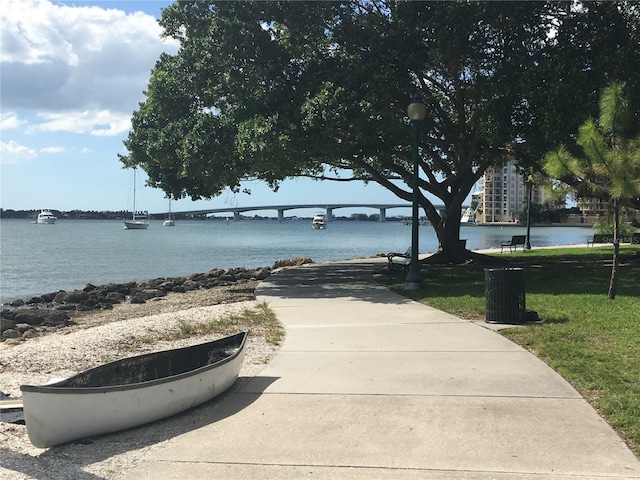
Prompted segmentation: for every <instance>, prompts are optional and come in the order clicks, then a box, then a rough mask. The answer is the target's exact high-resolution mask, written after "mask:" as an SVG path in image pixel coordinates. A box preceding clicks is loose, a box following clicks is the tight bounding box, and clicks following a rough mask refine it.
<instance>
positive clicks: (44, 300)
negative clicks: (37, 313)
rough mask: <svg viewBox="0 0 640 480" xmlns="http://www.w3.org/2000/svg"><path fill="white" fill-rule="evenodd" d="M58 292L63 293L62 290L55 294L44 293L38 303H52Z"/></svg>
mask: <svg viewBox="0 0 640 480" xmlns="http://www.w3.org/2000/svg"><path fill="white" fill-rule="evenodd" d="M60 292H64V290H58V291H57V292H51V293H45V294H44V295H41V296H40V297H39V298H40V302H39V303H48V302H53V299H54V298H55V297H56V295H58V293H60Z"/></svg>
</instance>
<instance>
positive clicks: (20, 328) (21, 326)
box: [16, 323, 33, 334]
mask: <svg viewBox="0 0 640 480" xmlns="http://www.w3.org/2000/svg"><path fill="white" fill-rule="evenodd" d="M16 330H18V331H19V332H20V333H22V334H24V332H26V331H27V330H33V327H32V326H31V325H27V324H26V323H18V324H17V325H16Z"/></svg>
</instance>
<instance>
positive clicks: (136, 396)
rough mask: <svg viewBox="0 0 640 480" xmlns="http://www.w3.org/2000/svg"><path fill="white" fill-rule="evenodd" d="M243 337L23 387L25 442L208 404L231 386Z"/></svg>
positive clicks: (46, 442) (85, 433)
mask: <svg viewBox="0 0 640 480" xmlns="http://www.w3.org/2000/svg"><path fill="white" fill-rule="evenodd" d="M248 334H249V332H241V333H238V334H236V335H232V336H230V337H225V338H222V339H220V340H215V341H213V342H208V343H202V344H199V345H194V346H191V347H183V348H178V349H173V350H165V351H162V352H155V353H148V354H145V355H139V356H135V357H129V358H124V359H122V360H117V361H115V362H111V363H107V364H105V365H101V366H99V367H96V368H92V369H90V370H86V371H84V372H82V373H79V374H78V375H75V376H73V377H70V378H67V379H63V380H59V381H54V382H52V383H47V384H45V385H40V386H33V385H22V386H21V387H20V390H22V405H23V409H24V419H25V423H26V425H27V433H28V435H29V440H31V443H33V445H35V446H36V447H40V448H47V447H52V446H54V445H59V444H62V443H67V442H71V441H73V440H77V439H80V438H86V437H90V436H94V435H102V434H105V433H111V432H117V431H120V430H125V429H128V428H132V427H137V426H139V425H143V424H145V423H150V422H153V421H156V420H160V419H162V418H166V417H169V416H171V415H175V414H177V413H180V412H183V411H185V410H188V409H190V408H192V407H195V406H197V405H200V404H202V403H204V402H207V401H209V400H211V399H212V398H214V397H216V396H217V395H220V394H221V393H223V392H224V391H225V390H227V389H228V388H229V387H231V385H233V384H234V383H235V381H236V379H237V378H238V374H239V373H240V367H241V366H242V361H243V359H244V347H245V342H246V339H247V335H248Z"/></svg>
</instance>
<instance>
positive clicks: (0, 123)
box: [0, 112, 27, 130]
mask: <svg viewBox="0 0 640 480" xmlns="http://www.w3.org/2000/svg"><path fill="white" fill-rule="evenodd" d="M25 123H27V122H25V121H24V120H20V119H19V118H18V116H17V115H16V114H15V113H13V112H6V113H0V130H8V129H9V128H18V127H19V126H21V125H24V124H25Z"/></svg>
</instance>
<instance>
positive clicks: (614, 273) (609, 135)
mask: <svg viewBox="0 0 640 480" xmlns="http://www.w3.org/2000/svg"><path fill="white" fill-rule="evenodd" d="M576 143H577V144H578V146H579V147H581V150H582V153H583V155H581V156H574V155H572V154H571V153H570V152H569V150H568V149H567V148H566V147H565V146H564V145H563V146H561V147H560V148H559V149H558V150H557V151H554V152H550V153H548V154H547V155H546V156H545V159H544V170H545V172H546V173H547V174H548V175H549V176H551V177H553V178H555V179H557V180H559V181H561V182H563V183H566V184H568V185H570V186H571V187H572V188H574V189H575V191H576V193H577V195H578V196H579V197H596V198H602V199H605V200H606V201H607V202H608V204H609V206H610V209H611V212H612V213H613V225H614V235H613V267H612V269H611V281H610V283H609V298H610V299H614V298H615V296H616V287H617V282H618V256H619V253H620V208H621V207H622V205H623V204H624V203H625V202H626V201H629V200H633V199H635V198H637V197H638V196H640V132H639V131H638V126H637V125H636V124H635V120H634V116H633V112H632V111H631V108H630V104H629V101H628V98H627V97H626V96H625V93H624V84H623V83H618V82H614V83H611V84H610V85H609V86H607V87H606V88H605V90H604V91H603V93H602V96H601V97H600V117H599V119H598V121H595V120H593V119H589V120H587V121H586V122H585V123H583V124H582V126H581V127H580V128H579V130H578V138H577V141H576Z"/></svg>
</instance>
